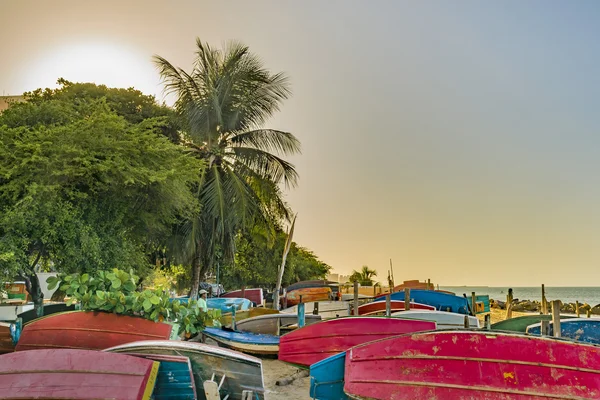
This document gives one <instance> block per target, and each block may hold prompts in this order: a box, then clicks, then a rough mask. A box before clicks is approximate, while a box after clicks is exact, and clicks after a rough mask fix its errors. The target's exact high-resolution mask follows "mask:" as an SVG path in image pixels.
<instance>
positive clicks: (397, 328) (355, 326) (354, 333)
mask: <svg viewBox="0 0 600 400" xmlns="http://www.w3.org/2000/svg"><path fill="white" fill-rule="evenodd" d="M435 327H436V325H435V322H431V321H420V320H403V319H399V318H385V317H381V318H380V317H347V318H337V319H330V320H327V321H324V322H319V323H316V324H312V325H308V326H305V327H304V328H301V329H297V330H295V331H293V332H290V333H287V334H285V335H283V336H281V338H280V340H279V359H280V360H281V361H285V362H288V363H291V364H295V365H297V366H300V367H309V366H310V365H311V364H314V363H316V362H319V361H321V360H323V359H325V358H327V357H329V356H332V355H334V354H337V353H340V352H342V351H346V350H348V349H349V348H350V347H353V346H356V345H359V344H362V343H366V342H370V341H373V340H377V339H384V338H388V337H390V336H395V335H401V334H403V333H412V332H419V331H427V330H431V329H435Z"/></svg>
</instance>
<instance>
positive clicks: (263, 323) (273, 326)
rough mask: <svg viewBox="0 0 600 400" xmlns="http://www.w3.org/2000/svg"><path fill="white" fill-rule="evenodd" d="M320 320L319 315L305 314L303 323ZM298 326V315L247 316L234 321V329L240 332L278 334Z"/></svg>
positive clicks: (308, 323) (312, 322)
mask: <svg viewBox="0 0 600 400" xmlns="http://www.w3.org/2000/svg"><path fill="white" fill-rule="evenodd" d="M320 321H321V316H320V315H312V314H306V315H305V316H304V324H305V325H311V324H314V323H316V322H320ZM296 328H298V315H296V314H272V315H261V316H259V317H254V318H248V319H245V320H243V321H240V322H239V323H236V326H235V329H237V330H238V331H241V332H252V333H260V334H264V335H275V336H280V335H282V334H285V333H288V332H290V331H292V330H294V329H296Z"/></svg>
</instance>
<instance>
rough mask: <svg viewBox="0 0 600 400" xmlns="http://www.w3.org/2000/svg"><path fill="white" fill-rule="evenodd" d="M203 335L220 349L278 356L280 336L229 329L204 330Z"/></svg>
mask: <svg viewBox="0 0 600 400" xmlns="http://www.w3.org/2000/svg"><path fill="white" fill-rule="evenodd" d="M202 335H204V336H205V337H208V338H210V339H212V340H214V341H215V342H217V344H218V345H219V346H220V347H225V348H228V349H233V350H237V351H241V352H242V353H247V354H254V355H277V353H279V336H276V335H267V334H262V333H253V332H242V331H234V330H232V329H229V328H221V329H219V328H204V330H203V331H202Z"/></svg>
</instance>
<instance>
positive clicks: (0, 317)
mask: <svg viewBox="0 0 600 400" xmlns="http://www.w3.org/2000/svg"><path fill="white" fill-rule="evenodd" d="M29 310H33V303H27V304H21V303H18V304H10V303H2V304H0V321H14V320H15V319H17V315H19V314H21V313H24V312H25V311H29Z"/></svg>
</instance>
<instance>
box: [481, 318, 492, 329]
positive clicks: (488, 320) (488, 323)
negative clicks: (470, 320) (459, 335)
mask: <svg viewBox="0 0 600 400" xmlns="http://www.w3.org/2000/svg"><path fill="white" fill-rule="evenodd" d="M483 325H484V326H485V329H487V330H488V331H489V330H490V329H492V316H491V315H490V314H485V317H483Z"/></svg>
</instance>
